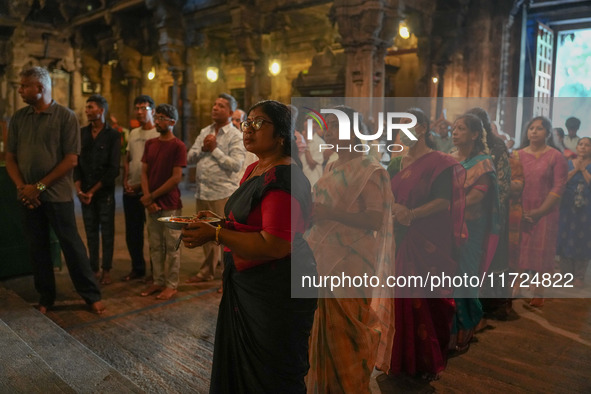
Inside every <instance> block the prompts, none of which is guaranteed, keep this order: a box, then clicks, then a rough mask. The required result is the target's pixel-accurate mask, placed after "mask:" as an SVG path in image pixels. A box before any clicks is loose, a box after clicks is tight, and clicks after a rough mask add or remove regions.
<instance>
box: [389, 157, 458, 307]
mask: <svg viewBox="0 0 591 394" xmlns="http://www.w3.org/2000/svg"><path fill="white" fill-rule="evenodd" d="M446 170H449V171H450V175H451V182H452V185H451V191H452V195H451V196H450V197H451V200H450V207H449V210H446V211H441V212H438V213H436V214H433V215H430V216H428V217H424V218H419V219H415V220H413V222H412V225H411V226H410V227H406V226H402V225H400V224H398V223H396V224H395V230H394V232H395V234H396V241H397V245H396V274H397V275H405V276H407V275H421V276H422V277H423V278H425V277H426V275H427V273H429V274H430V275H441V274H442V273H445V274H446V275H453V274H455V272H456V270H457V261H456V259H455V256H454V255H455V254H456V250H457V248H459V247H460V246H461V245H462V244H463V243H465V241H466V237H467V232H466V228H465V225H464V206H465V204H466V199H465V192H464V182H465V179H466V171H465V169H464V168H463V167H462V165H461V164H460V163H458V162H457V161H456V160H455V159H453V158H452V157H451V156H449V155H447V154H445V153H441V152H438V151H433V152H430V153H427V154H425V155H423V156H422V157H420V158H419V159H418V160H417V161H415V162H414V163H412V164H411V165H410V166H408V167H406V168H404V169H402V170H400V171H399V172H398V173H397V174H396V175H395V176H394V177H393V178H392V181H391V187H392V193H393V194H394V196H395V200H396V203H397V204H401V205H404V206H405V207H407V208H409V209H415V208H418V207H420V206H422V205H424V204H425V203H427V202H429V197H430V192H431V188H432V186H433V182H435V180H436V179H437V177H439V175H441V174H442V173H443V172H444V171H446ZM399 259H400V260H399ZM407 290H408V291H405V290H404V289H397V291H396V296H397V297H412V296H423V295H425V293H424V292H423V290H421V289H419V290H417V291H418V293H416V292H415V291H414V290H413V289H412V288H408V289H407ZM451 294H452V290H451V289H449V288H447V289H446V288H443V287H441V288H438V293H437V294H431V295H430V296H432V297H449V296H451Z"/></svg>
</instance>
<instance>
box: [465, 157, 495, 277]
mask: <svg viewBox="0 0 591 394" xmlns="http://www.w3.org/2000/svg"><path fill="white" fill-rule="evenodd" d="M462 165H463V166H464V168H465V169H466V183H465V184H464V189H465V190H466V194H468V193H469V192H470V190H472V187H474V185H475V184H476V183H477V182H478V180H479V179H480V178H481V177H482V176H483V175H486V174H488V175H489V176H490V177H491V187H490V189H489V190H488V193H487V195H486V197H485V198H486V200H485V201H484V203H483V205H484V206H485V207H487V208H488V212H485V213H484V216H485V217H486V228H485V229H484V231H485V237H484V244H483V245H482V250H483V253H482V260H481V261H480V264H479V269H480V273H482V272H485V271H487V270H488V268H489V266H490V263H491V261H492V259H493V257H494V255H495V251H496V250H497V244H498V243H499V232H500V230H501V229H500V223H499V187H498V183H497V176H496V172H495V167H494V164H493V162H492V158H491V157H490V156H489V155H485V154H479V155H476V156H474V157H472V158H471V159H469V160H465V161H463V162H462ZM469 236H470V234H468V237H469Z"/></svg>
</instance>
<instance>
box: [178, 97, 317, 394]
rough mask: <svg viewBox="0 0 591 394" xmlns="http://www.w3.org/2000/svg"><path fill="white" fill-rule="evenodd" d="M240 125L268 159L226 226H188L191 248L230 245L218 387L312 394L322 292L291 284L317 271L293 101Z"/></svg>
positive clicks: (229, 209) (255, 167)
mask: <svg viewBox="0 0 591 394" xmlns="http://www.w3.org/2000/svg"><path fill="white" fill-rule="evenodd" d="M240 127H241V128H242V131H243V141H244V146H245V147H246V149H247V150H248V151H249V152H253V153H255V154H256V155H257V156H258V158H259V161H258V162H255V163H253V164H252V165H250V166H249V167H248V168H247V169H246V172H245V174H244V177H243V178H242V181H241V184H240V187H239V188H238V189H237V190H236V192H234V194H233V195H232V196H231V197H230V198H229V200H228V203H227V204H226V207H225V216H226V218H225V219H224V221H223V224H222V225H220V226H217V227H215V226H212V225H211V224H209V223H201V222H196V223H191V224H189V225H188V226H187V228H186V229H185V230H183V241H184V244H185V246H186V247H188V248H193V247H196V246H199V245H202V244H204V243H205V242H211V241H217V242H219V243H222V244H223V245H224V246H225V249H224V265H225V267H224V277H223V285H224V290H223V296H222V300H221V303H220V308H219V314H218V320H217V328H216V337H215V345H214V356H213V367H212V375H211V386H210V393H271V392H273V393H277V392H282V393H304V392H305V391H306V387H305V384H304V376H306V374H307V372H308V368H309V363H308V339H309V335H310V330H311V327H312V322H313V319H314V311H315V309H316V298H315V293H312V294H306V296H307V297H309V298H292V293H291V285H292V282H293V281H297V280H299V279H297V278H300V279H301V275H312V276H313V275H316V263H315V261H314V257H313V255H312V252H311V250H310V248H309V247H308V244H307V243H306V241H304V239H303V238H302V235H303V233H304V231H305V229H306V228H307V226H308V221H309V215H310V209H311V206H312V201H311V196H310V184H309V182H308V180H307V179H306V177H305V176H304V175H303V173H302V171H301V169H300V167H299V166H298V165H297V164H296V163H297V162H298V161H299V160H298V158H297V154H296V155H293V156H292V154H291V152H292V146H295V141H293V133H292V131H291V112H290V110H289V109H288V107H286V106H285V105H283V104H281V103H279V102H276V101H262V102H259V103H257V104H255V105H254V106H253V107H252V108H251V109H250V110H249V111H248V118H247V119H246V121H244V122H242V123H241V125H240ZM296 153H297V152H296ZM210 215H211V213H209V212H200V213H198V217H199V216H210ZM294 273H295V275H294Z"/></svg>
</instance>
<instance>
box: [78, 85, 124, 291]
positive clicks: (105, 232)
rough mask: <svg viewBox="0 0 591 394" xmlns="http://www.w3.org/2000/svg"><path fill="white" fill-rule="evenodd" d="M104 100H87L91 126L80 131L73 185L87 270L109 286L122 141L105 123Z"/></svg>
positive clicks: (92, 98) (96, 95)
mask: <svg viewBox="0 0 591 394" xmlns="http://www.w3.org/2000/svg"><path fill="white" fill-rule="evenodd" d="M107 110H108V104H107V100H105V98H104V97H103V96H101V95H99V94H94V95H92V96H90V97H89V98H88V100H86V117H87V118H88V121H89V122H90V123H89V124H88V126H86V127H83V128H82V130H81V140H82V149H81V151H80V157H79V158H78V166H76V168H75V170H74V183H75V185H76V190H77V193H78V199H79V200H80V203H81V205H82V217H83V219H84V227H85V229H86V240H87V245H88V253H89V255H90V266H91V268H92V270H93V271H94V272H95V275H96V276H97V278H99V279H100V281H101V284H103V285H107V284H109V283H111V276H110V273H109V271H110V270H111V266H112V262H113V248H114V241H115V178H117V176H118V175H119V167H120V159H121V137H120V135H119V132H117V130H115V129H113V128H112V127H111V126H109V125H108V124H107V123H106V122H105V115H106V112H107ZM99 232H100V233H101V236H102V244H103V264H102V269H103V271H102V275H101V274H100V272H99Z"/></svg>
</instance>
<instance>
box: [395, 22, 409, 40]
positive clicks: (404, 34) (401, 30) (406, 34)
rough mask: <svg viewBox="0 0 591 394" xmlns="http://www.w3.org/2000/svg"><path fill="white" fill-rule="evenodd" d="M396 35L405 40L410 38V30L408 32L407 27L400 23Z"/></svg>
mask: <svg viewBox="0 0 591 394" xmlns="http://www.w3.org/2000/svg"><path fill="white" fill-rule="evenodd" d="M398 34H400V37H402V38H403V39H405V40H406V39H408V38H409V37H410V30H408V26H406V23H404V22H400V25H399V27H398Z"/></svg>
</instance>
